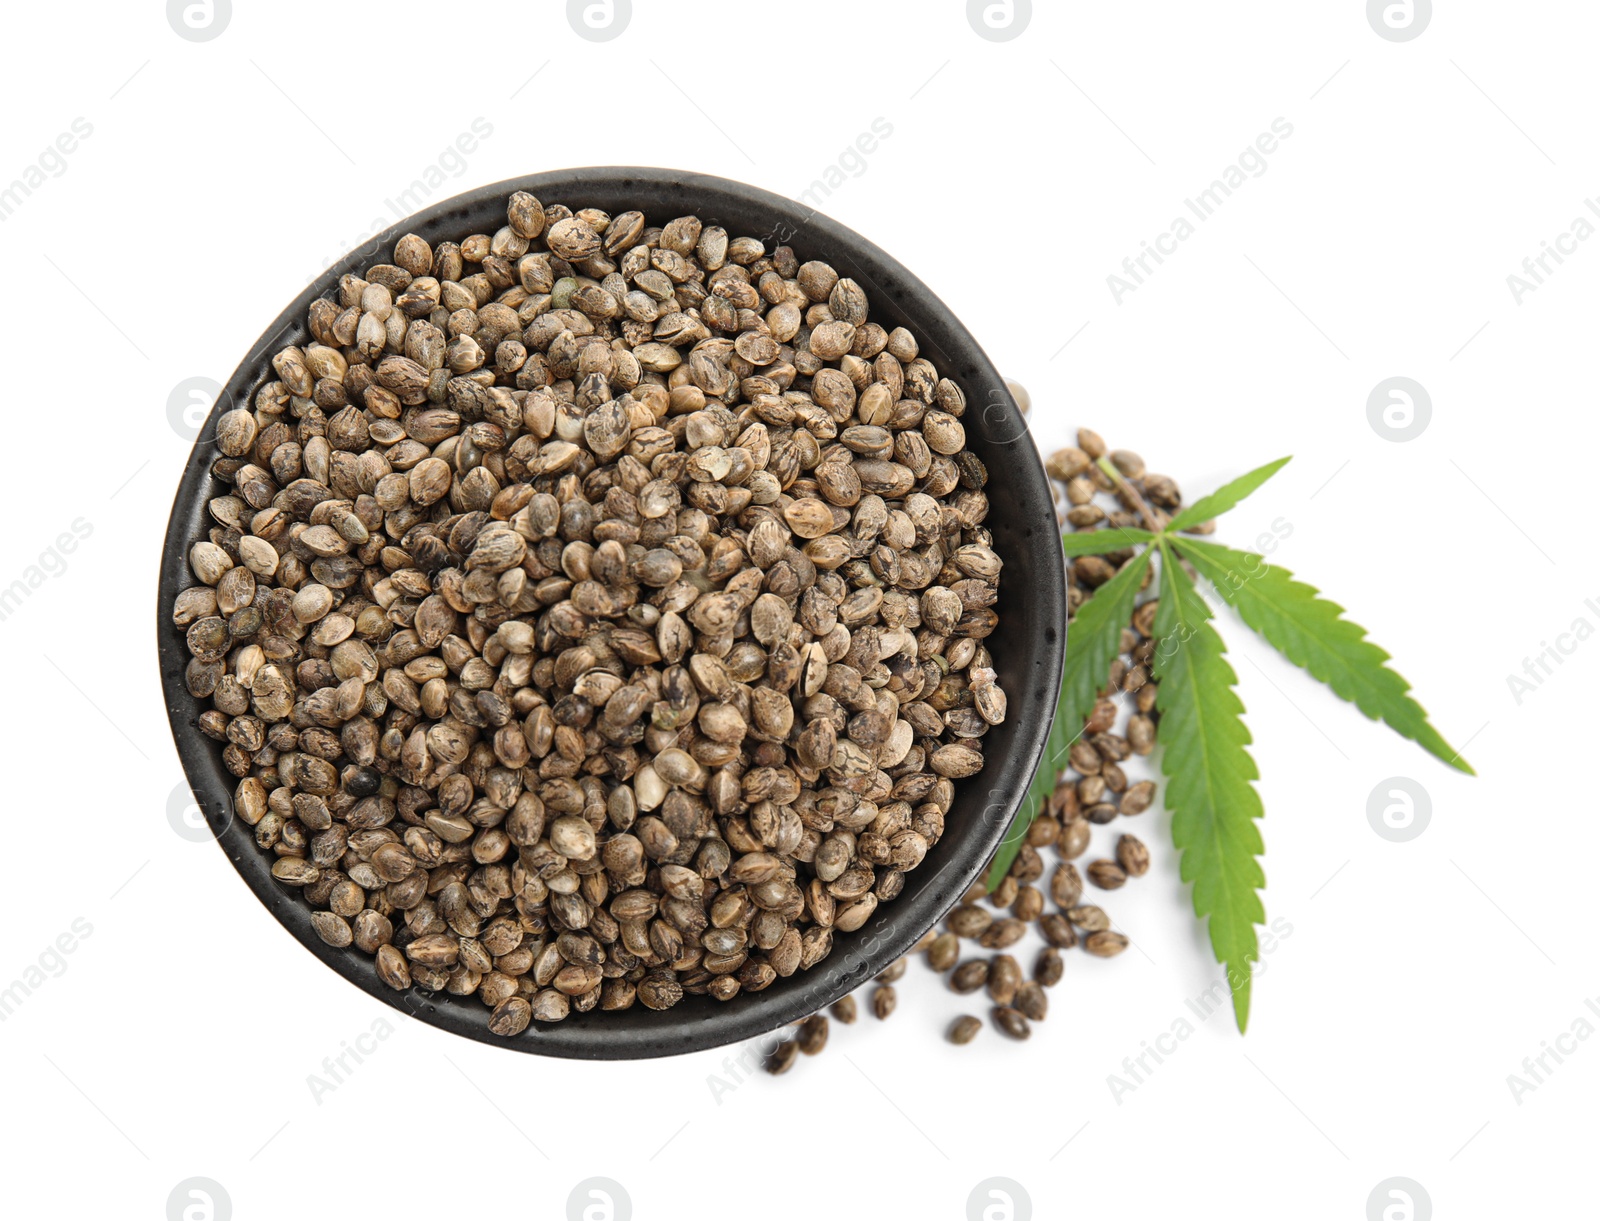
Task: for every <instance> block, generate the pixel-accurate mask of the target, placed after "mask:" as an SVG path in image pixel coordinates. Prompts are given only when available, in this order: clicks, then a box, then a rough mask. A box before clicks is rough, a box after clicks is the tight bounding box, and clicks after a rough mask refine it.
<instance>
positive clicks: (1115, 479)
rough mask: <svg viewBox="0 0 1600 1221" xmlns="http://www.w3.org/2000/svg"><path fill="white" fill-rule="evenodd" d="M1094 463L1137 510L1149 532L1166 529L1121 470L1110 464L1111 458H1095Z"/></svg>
mask: <svg viewBox="0 0 1600 1221" xmlns="http://www.w3.org/2000/svg"><path fill="white" fill-rule="evenodd" d="M1094 464H1095V465H1096V466H1098V467H1099V468H1100V469H1101V470H1102V471H1104V472H1105V474H1106V478H1108V479H1110V480H1111V482H1112V483H1113V484H1115V485H1116V487H1117V490H1118V491H1120V492H1121V493H1122V495H1123V498H1124V499H1125V500H1127V502H1128V503H1129V504H1130V505H1132V506H1133V507H1134V508H1135V509H1137V510H1139V516H1140V517H1142V518H1144V524H1145V525H1146V526H1148V527H1149V528H1150V533H1152V534H1160V533H1161V532H1162V531H1163V530H1165V529H1166V526H1165V525H1163V524H1162V523H1161V522H1160V521H1158V520H1157V519H1156V512H1155V510H1154V509H1152V508H1151V507H1150V505H1149V503H1148V502H1147V501H1146V500H1145V498H1144V497H1143V496H1141V495H1139V492H1138V490H1137V489H1136V488H1135V487H1134V486H1133V484H1131V483H1129V482H1128V481H1127V480H1126V479H1124V478H1123V477H1122V472H1121V471H1119V470H1118V469H1117V468H1116V467H1115V466H1114V465H1113V464H1112V462H1111V459H1109V458H1105V457H1100V458H1096V459H1095V460H1094Z"/></svg>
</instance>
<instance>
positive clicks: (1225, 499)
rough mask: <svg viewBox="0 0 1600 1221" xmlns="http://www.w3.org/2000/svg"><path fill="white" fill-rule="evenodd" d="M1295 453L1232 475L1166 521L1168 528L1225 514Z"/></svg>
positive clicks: (1182, 527)
mask: <svg viewBox="0 0 1600 1221" xmlns="http://www.w3.org/2000/svg"><path fill="white" fill-rule="evenodd" d="M1293 457H1294V455H1293V454H1289V455H1287V456H1286V457H1283V458H1279V459H1278V460H1277V461H1275V462H1268V463H1266V464H1265V465H1263V466H1258V467H1256V469H1255V470H1253V471H1247V472H1245V473H1244V474H1243V475H1240V476H1239V477H1238V478H1237V479H1230V480H1229V481H1228V482H1227V483H1225V484H1223V485H1222V486H1221V487H1220V488H1218V489H1217V490H1216V491H1215V492H1212V493H1211V495H1209V496H1202V497H1201V498H1200V499H1199V500H1197V501H1195V502H1194V503H1193V504H1192V505H1190V506H1189V507H1188V508H1187V509H1184V510H1183V511H1181V512H1180V513H1179V514H1178V515H1177V516H1176V517H1174V518H1173V519H1172V520H1171V521H1170V522H1168V523H1167V532H1168V533H1171V534H1176V533H1177V532H1178V531H1179V530H1187V529H1189V528H1190V527H1191V526H1197V525H1199V524H1200V523H1201V522H1203V521H1208V520H1210V519H1211V518H1213V517H1220V516H1222V514H1224V513H1226V512H1227V511H1228V510H1229V509H1231V508H1233V507H1234V506H1235V505H1237V504H1238V503H1239V502H1240V501H1241V500H1243V499H1244V498H1245V497H1246V496H1249V495H1250V494H1251V493H1252V492H1254V491H1255V490H1256V489H1257V488H1259V487H1260V486H1261V485H1262V484H1263V483H1265V482H1266V481H1267V480H1269V479H1271V478H1272V477H1273V476H1274V475H1276V474H1277V473H1278V472H1279V471H1281V470H1282V469H1283V468H1284V467H1285V466H1287V465H1288V464H1289V461H1290V459H1292V458H1293Z"/></svg>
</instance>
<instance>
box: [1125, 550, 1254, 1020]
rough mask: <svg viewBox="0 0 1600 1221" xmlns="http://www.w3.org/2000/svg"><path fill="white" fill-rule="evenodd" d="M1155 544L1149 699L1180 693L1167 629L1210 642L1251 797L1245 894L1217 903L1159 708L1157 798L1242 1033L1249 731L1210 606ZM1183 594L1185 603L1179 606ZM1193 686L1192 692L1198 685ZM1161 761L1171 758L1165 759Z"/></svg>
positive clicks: (1162, 703)
mask: <svg viewBox="0 0 1600 1221" xmlns="http://www.w3.org/2000/svg"><path fill="white" fill-rule="evenodd" d="M1158 546H1159V549H1160V551H1161V558H1162V564H1161V569H1162V582H1161V595H1160V597H1161V601H1162V603H1163V604H1164V605H1163V606H1162V607H1161V609H1160V611H1159V612H1158V625H1161V623H1162V621H1165V624H1164V626H1158V632H1157V636H1158V639H1159V641H1160V643H1159V644H1158V645H1157V647H1156V654H1155V658H1154V659H1153V661H1154V663H1155V667H1156V669H1155V672H1156V674H1157V677H1158V679H1159V680H1160V683H1161V686H1160V687H1159V688H1158V689H1157V697H1156V698H1157V706H1158V707H1162V708H1163V711H1164V712H1169V713H1170V712H1174V711H1175V710H1174V709H1173V704H1172V701H1173V700H1174V698H1175V697H1176V696H1178V695H1179V694H1181V690H1182V686H1181V680H1180V679H1179V677H1178V674H1179V673H1182V672H1174V671H1172V670H1170V669H1169V665H1170V660H1171V658H1172V657H1174V656H1176V655H1177V654H1176V653H1175V652H1167V651H1166V650H1167V648H1168V640H1169V637H1171V636H1172V635H1173V634H1174V632H1175V631H1176V630H1180V629H1182V630H1186V631H1187V634H1188V639H1185V640H1182V641H1181V642H1179V644H1178V647H1179V648H1188V647H1191V645H1194V644H1196V643H1198V644H1200V645H1202V646H1204V647H1206V648H1209V649H1211V650H1213V652H1214V655H1215V658H1216V660H1217V662H1218V663H1219V664H1220V665H1221V667H1222V670H1223V672H1224V674H1225V675H1226V683H1225V688H1224V689H1225V690H1226V692H1227V694H1228V698H1229V700H1230V701H1231V703H1232V704H1233V708H1232V709H1231V710H1229V711H1228V712H1227V714H1226V715H1227V716H1228V717H1229V718H1230V719H1231V720H1232V721H1234V722H1236V723H1237V724H1238V734H1237V737H1238V743H1237V745H1238V750H1239V753H1240V754H1241V755H1242V757H1243V763H1244V766H1242V767H1241V768H1240V776H1242V778H1243V781H1244V784H1245V786H1246V787H1247V788H1248V789H1249V791H1250V794H1251V801H1250V802H1249V803H1248V806H1253V809H1254V812H1251V810H1250V809H1249V808H1247V809H1246V810H1245V816H1246V819H1247V823H1246V825H1247V826H1248V827H1250V828H1251V829H1252V830H1253V833H1254V834H1253V839H1254V843H1253V844H1247V845H1245V850H1246V857H1247V860H1248V863H1249V866H1250V868H1249V869H1248V870H1246V872H1247V873H1253V876H1254V879H1255V880H1254V883H1253V885H1251V887H1250V889H1249V893H1248V895H1247V896H1241V897H1239V898H1238V899H1237V900H1234V901H1230V899H1229V898H1226V897H1225V898H1224V899H1223V901H1222V902H1220V903H1218V902H1214V901H1208V899H1207V897H1206V896H1207V894H1209V893H1210V890H1209V888H1207V887H1204V886H1203V885H1202V883H1204V882H1209V883H1210V886H1211V887H1214V888H1216V889H1217V890H1220V891H1221V892H1222V893H1223V895H1224V896H1230V895H1231V894H1232V890H1231V887H1230V879H1229V877H1228V873H1227V871H1226V870H1221V871H1219V873H1218V875H1216V876H1213V877H1211V878H1209V879H1203V878H1201V877H1200V876H1199V868H1200V865H1199V862H1200V860H1201V858H1200V857H1196V856H1195V855H1193V854H1194V852H1195V851H1196V850H1197V842H1196V841H1193V840H1191V841H1189V842H1188V843H1187V844H1186V843H1185V839H1186V831H1185V828H1186V827H1187V826H1188V824H1189V823H1190V822H1191V821H1192V820H1203V819H1204V815H1203V814H1202V813H1200V812H1199V811H1196V810H1185V809H1180V805H1181V803H1182V798H1181V797H1178V798H1175V797H1174V792H1173V790H1174V785H1173V783H1172V782H1173V778H1174V775H1175V772H1176V770H1177V768H1178V767H1179V761H1178V760H1177V759H1176V758H1174V756H1175V755H1177V753H1178V750H1177V747H1176V745H1175V744H1174V743H1173V741H1172V740H1171V739H1170V737H1169V736H1168V734H1167V733H1163V732H1162V730H1163V727H1165V726H1170V725H1173V724H1174V723H1176V722H1177V721H1178V720H1179V718H1178V716H1176V715H1171V716H1163V717H1162V718H1161V720H1160V721H1159V722H1158V723H1157V731H1156V732H1157V737H1158V741H1159V742H1160V743H1161V746H1162V753H1161V771H1162V774H1163V775H1164V776H1166V777H1167V780H1168V784H1167V791H1166V794H1165V796H1164V802H1165V804H1166V806H1167V807H1168V809H1169V810H1171V811H1172V838H1173V846H1174V847H1175V848H1177V849H1178V852H1179V876H1180V877H1181V878H1182V879H1183V880H1184V881H1186V882H1189V883H1190V884H1191V891H1190V897H1191V901H1192V903H1193V906H1194V911H1195V915H1196V916H1197V917H1198V918H1199V919H1201V920H1203V921H1205V922H1206V927H1207V932H1208V940H1209V941H1210V943H1211V950H1212V953H1213V955H1214V956H1215V957H1216V959H1217V961H1218V962H1219V963H1221V964H1222V966H1223V968H1224V971H1225V974H1226V976H1227V980H1228V986H1229V989H1230V991H1231V992H1232V995H1233V1012H1234V1021H1235V1024H1236V1025H1237V1026H1238V1028H1239V1033H1240V1034H1243V1033H1244V1031H1245V1027H1246V1026H1247V1025H1248V1023H1249V1018H1250V998H1251V988H1252V981H1253V976H1252V974H1251V969H1250V968H1251V964H1252V963H1253V962H1255V961H1257V960H1258V959H1259V958H1260V942H1259V940H1258V938H1257V937H1256V933H1255V926H1256V924H1258V923H1259V924H1264V923H1265V922H1266V911H1265V907H1264V906H1263V904H1262V902H1261V898H1260V895H1259V893H1258V890H1259V888H1264V887H1265V885H1266V877H1265V875H1264V873H1263V872H1262V870H1261V865H1260V859H1259V858H1260V855H1261V853H1262V851H1264V846H1263V845H1262V843H1261V834H1260V830H1259V828H1257V827H1256V820H1257V819H1258V818H1260V817H1261V816H1262V814H1263V813H1264V809H1263V806H1262V803H1261V799H1260V795H1259V793H1258V792H1257V791H1256V789H1255V785H1254V783H1253V782H1254V780H1256V779H1258V778H1259V775H1260V773H1259V770H1258V769H1257V768H1256V765H1255V760H1254V758H1253V756H1251V754H1250V752H1249V749H1248V747H1249V745H1250V742H1251V737H1250V731H1249V730H1248V728H1246V727H1245V725H1244V722H1243V716H1242V714H1243V712H1244V704H1243V702H1242V701H1240V699H1239V697H1238V693H1237V690H1236V686H1237V682H1238V676H1237V674H1236V673H1235V672H1234V670H1233V667H1232V666H1231V665H1230V664H1229V663H1228V661H1227V645H1226V644H1225V643H1224V641H1223V639H1222V636H1221V634H1220V633H1219V632H1218V631H1217V630H1216V628H1215V627H1214V626H1213V625H1212V624H1211V622H1210V620H1211V619H1212V617H1213V614H1212V611H1211V608H1210V607H1209V606H1207V605H1206V602H1205V599H1204V598H1202V597H1201V595H1200V592H1199V590H1198V589H1196V588H1195V586H1194V583H1193V582H1192V581H1191V580H1190V579H1189V576H1188V574H1187V573H1185V572H1184V571H1183V569H1182V568H1181V566H1180V565H1179V564H1178V562H1177V560H1176V558H1175V557H1174V556H1173V554H1172V551H1171V549H1170V546H1169V542H1168V540H1166V539H1164V538H1163V539H1161V540H1159V541H1158ZM1185 601H1188V602H1190V603H1191V604H1192V605H1191V606H1190V607H1189V608H1188V609H1187V611H1186V609H1185V607H1184V603H1185ZM1190 614H1193V616H1194V618H1193V622H1192V623H1190V622H1188V617H1189V615H1190ZM1190 673H1192V671H1191V672H1190ZM1196 692H1197V693H1198V687H1197V688H1196ZM1200 706H1201V705H1200V703H1199V699H1198V694H1197V696H1196V700H1195V708H1196V710H1197V711H1196V716H1195V719H1194V726H1195V730H1196V734H1195V740H1191V741H1190V742H1189V743H1188V744H1187V748H1188V751H1189V752H1194V753H1198V755H1199V757H1200V759H1201V760H1202V761H1203V762H1204V763H1205V765H1206V766H1205V768H1204V769H1202V770H1203V771H1204V772H1205V775H1206V777H1207V780H1206V782H1205V788H1206V791H1207V792H1208V793H1210V792H1211V791H1212V790H1213V787H1214V786H1213V785H1212V783H1211V782H1210V781H1209V776H1210V762H1211V757H1210V752H1209V751H1207V749H1206V747H1205V743H1204V729H1205V727H1204V725H1203V724H1202V723H1201V721H1200V717H1199V715H1198V709H1199V708H1200ZM1169 732H1170V731H1169ZM1169 761H1170V762H1171V766H1170V767H1169ZM1207 804H1208V805H1209V807H1210V809H1211V812H1212V817H1211V818H1210V820H1209V827H1208V828H1201V834H1209V835H1210V836H1211V838H1212V841H1213V842H1212V845H1211V849H1212V850H1211V852H1210V853H1209V854H1208V855H1207V857H1206V859H1214V860H1218V861H1221V860H1224V859H1225V858H1226V856H1227V853H1226V851H1225V849H1224V841H1223V840H1222V838H1221V834H1220V832H1221V828H1222V820H1221V818H1220V817H1219V816H1218V813H1219V811H1221V810H1222V809H1223V808H1224V806H1223V803H1222V802H1221V801H1218V800H1216V799H1215V798H1213V799H1212V800H1210V801H1209V802H1208V803H1207ZM1240 921H1242V922H1243V929H1242V930H1241V929H1239V928H1237V927H1236V925H1237V924H1238V923H1239V922H1240ZM1229 929H1231V930H1232V931H1231V934H1230V933H1229V932H1228V930H1229ZM1225 938H1226V939H1227V940H1229V941H1234V940H1235V939H1237V940H1236V944H1231V945H1228V946H1227V947H1226V948H1224V945H1223V944H1222V942H1223V941H1224V939H1225Z"/></svg>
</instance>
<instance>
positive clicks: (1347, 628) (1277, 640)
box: [1171, 538, 1477, 776]
mask: <svg viewBox="0 0 1600 1221" xmlns="http://www.w3.org/2000/svg"><path fill="white" fill-rule="evenodd" d="M1171 542H1172V545H1173V546H1174V547H1176V548H1177V550H1178V552H1179V553H1180V554H1181V555H1182V556H1183V557H1184V558H1185V559H1187V560H1188V561H1189V562H1190V563H1192V564H1193V565H1194V566H1195V568H1196V569H1197V570H1198V571H1199V572H1200V574H1201V575H1202V576H1204V577H1205V578H1206V579H1207V580H1208V581H1210V582H1211V584H1212V586H1213V587H1214V588H1215V589H1216V591H1217V593H1218V594H1220V595H1221V596H1222V599H1223V600H1224V601H1225V602H1227V603H1228V604H1229V605H1230V606H1232V607H1233V608H1234V609H1235V610H1236V611H1238V612H1239V617H1240V618H1241V619H1243V620H1244V621H1245V624H1246V625H1247V626H1248V627H1249V628H1250V629H1251V630H1252V631H1254V632H1255V633H1256V634H1257V635H1259V636H1260V637H1261V638H1262V639H1263V640H1265V641H1266V642H1267V643H1268V644H1270V645H1271V646H1272V647H1273V648H1274V649H1276V650H1277V651H1278V652H1279V653H1280V654H1282V655H1283V656H1284V657H1285V658H1287V659H1288V660H1289V661H1291V662H1293V663H1294V664H1295V665H1297V666H1299V667H1300V668H1301V669H1303V670H1305V671H1306V673H1308V674H1310V675H1311V676H1312V677H1313V678H1315V679H1316V680H1317V681H1318V682H1320V683H1322V684H1323V685H1324V686H1326V687H1327V688H1328V689H1329V690H1330V691H1332V692H1333V693H1334V694H1335V695H1337V696H1338V697H1339V698H1340V699H1342V700H1345V701H1346V702H1348V703H1351V704H1354V705H1355V706H1356V707H1357V708H1358V709H1360V711H1361V712H1362V714H1363V715H1365V716H1367V717H1368V718H1370V719H1371V720H1375V721H1382V722H1383V723H1384V724H1385V725H1387V726H1388V727H1389V728H1390V729H1392V730H1394V732H1395V733H1397V734H1399V735H1400V736H1401V737H1403V738H1407V739H1409V740H1410V741H1413V742H1415V743H1416V744H1417V745H1418V746H1420V747H1422V749H1423V750H1425V751H1427V752H1428V753H1429V754H1431V755H1433V756H1434V757H1435V758H1437V759H1439V760H1441V761H1443V762H1444V763H1445V764H1446V765H1447V766H1450V767H1454V768H1456V769H1457V770H1459V771H1462V772H1465V773H1466V774H1467V775H1469V776H1473V775H1476V774H1477V773H1476V772H1475V771H1473V769H1472V765H1471V764H1470V763H1468V762H1467V761H1466V760H1465V759H1463V758H1462V757H1461V752H1460V751H1458V750H1456V749H1455V748H1454V747H1452V746H1451V745H1450V743H1449V742H1447V741H1446V740H1445V738H1444V735H1442V734H1441V733H1440V732H1439V731H1438V730H1437V729H1435V728H1434V726H1433V723H1432V722H1431V721H1430V720H1429V719H1428V713H1427V710H1426V709H1425V708H1423V706H1422V705H1421V704H1420V703H1418V702H1417V700H1416V699H1415V698H1414V697H1413V696H1412V695H1411V694H1410V692H1411V690H1412V687H1411V684H1410V682H1409V681H1407V679H1406V678H1405V676H1404V675H1402V674H1401V673H1400V672H1399V671H1398V670H1395V669H1394V668H1393V667H1391V666H1389V665H1388V664H1386V663H1387V662H1389V661H1391V660H1393V658H1392V656H1391V654H1390V653H1389V652H1388V650H1386V649H1384V648H1383V647H1382V646H1381V645H1379V644H1378V643H1377V642H1376V641H1374V640H1373V639H1372V637H1371V636H1370V635H1369V634H1368V632H1367V629H1366V628H1364V627H1362V626H1361V625H1360V624H1359V623H1357V622H1356V621H1355V620H1353V619H1351V618H1349V616H1348V615H1347V614H1346V613H1345V609H1344V607H1342V606H1340V605H1339V604H1338V603H1337V602H1335V601H1333V600H1332V599H1331V598H1325V597H1323V596H1322V593H1321V591H1320V590H1318V589H1317V588H1316V586H1314V585H1312V584H1310V583H1309V582H1306V581H1301V580H1298V579H1297V578H1296V577H1295V575H1294V573H1292V572H1291V571H1289V569H1287V568H1283V567H1280V566H1279V565H1276V564H1269V563H1267V561H1266V560H1265V559H1263V558H1262V557H1261V556H1259V555H1257V554H1256V553H1255V552H1253V551H1240V550H1238V549H1236V548H1233V547H1228V546H1225V545H1224V544H1221V543H1212V542H1203V541H1201V540H1199V539H1187V538H1184V539H1180V538H1174V539H1172V540H1171ZM1247 567H1248V568H1249V569H1251V570H1253V572H1252V571H1246V568H1247ZM1273 582H1281V584H1282V588H1283V590H1284V592H1285V593H1286V594H1287V595H1288V596H1289V597H1290V598H1292V599H1294V600H1296V601H1298V602H1299V603H1300V604H1301V605H1303V606H1304V607H1305V608H1306V609H1307V610H1309V611H1313V612H1314V616H1306V615H1295V614H1293V613H1292V611H1291V610H1290V609H1289V607H1288V606H1287V605H1285V604H1284V603H1283V602H1269V601H1267V600H1266V598H1265V596H1264V595H1265V594H1266V593H1267V592H1269V591H1270V589H1271V588H1272V584H1273ZM1247 590H1248V591H1250V593H1249V594H1246V592H1245V591H1247ZM1263 611H1268V612H1271V614H1272V615H1275V616H1276V619H1275V620H1274V619H1270V618H1269V617H1268V615H1266V614H1263ZM1318 628H1322V629H1325V630H1324V631H1321V632H1319V631H1317V629H1318ZM1285 629H1288V631H1294V632H1298V633H1299V635H1300V637H1301V639H1300V641H1299V642H1298V652H1299V653H1300V654H1301V655H1300V656H1296V652H1297V642H1296V641H1294V640H1293V639H1291V637H1290V636H1289V634H1288V631H1286V630H1285ZM1335 633H1337V634H1339V635H1342V636H1343V639H1342V640H1337V639H1334V635H1335ZM1308 643H1309V644H1311V645H1313V646H1314V647H1315V648H1316V650H1317V653H1318V654H1320V656H1318V655H1314V654H1313V653H1312V652H1310V651H1309V650H1308V649H1307V647H1306V646H1307V644H1308ZM1336 646H1343V647H1344V648H1346V649H1362V650H1370V653H1371V664H1370V666H1367V667H1361V666H1359V665H1357V664H1355V663H1353V662H1352V661H1351V660H1350V659H1349V658H1348V657H1347V656H1342V655H1341V651H1340V648H1338V647H1336ZM1319 663H1320V664H1319ZM1339 663H1343V664H1342V665H1341V666H1340V668H1339V669H1338V670H1335V669H1334V668H1333V666H1334V665H1338V664H1339ZM1341 683H1342V684H1343V685H1344V688H1345V689H1344V690H1341V689H1340V686H1341Z"/></svg>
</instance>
